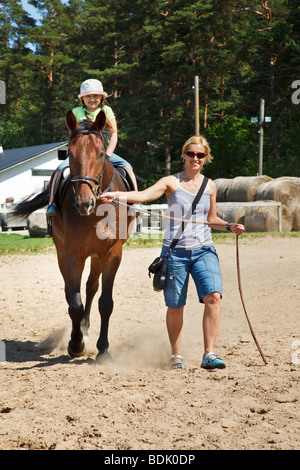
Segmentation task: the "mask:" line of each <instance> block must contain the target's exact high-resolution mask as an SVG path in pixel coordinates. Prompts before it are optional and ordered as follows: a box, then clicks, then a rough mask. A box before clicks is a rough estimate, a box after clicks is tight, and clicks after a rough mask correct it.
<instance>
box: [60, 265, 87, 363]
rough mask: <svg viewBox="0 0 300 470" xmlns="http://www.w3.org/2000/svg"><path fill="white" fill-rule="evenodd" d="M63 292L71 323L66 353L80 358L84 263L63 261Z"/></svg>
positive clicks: (82, 353)
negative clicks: (81, 290) (81, 288)
mask: <svg viewBox="0 0 300 470" xmlns="http://www.w3.org/2000/svg"><path fill="white" fill-rule="evenodd" d="M65 268H66V270H65V274H64V278H65V292H66V299H67V302H68V304H69V315H70V318H71V321H72V331H71V339H70V341H69V346H68V353H69V354H70V356H71V357H80V356H83V355H84V353H85V345H84V341H83V334H82V331H81V322H82V320H83V318H84V306H83V303H82V300H81V294H80V286H81V277H82V271H83V268H84V262H83V261H81V260H79V259H77V258H75V257H74V256H69V257H68V256H67V257H66V259H65Z"/></svg>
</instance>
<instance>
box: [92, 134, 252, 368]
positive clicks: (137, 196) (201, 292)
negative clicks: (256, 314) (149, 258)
mask: <svg viewBox="0 0 300 470" xmlns="http://www.w3.org/2000/svg"><path fill="white" fill-rule="evenodd" d="M182 158H183V160H184V170H183V171H182V172H180V173H178V174H177V175H170V176H166V177H164V178H161V179H160V180H159V181H157V183H155V184H154V185H153V186H150V187H149V188H147V189H145V190H144V191H131V192H128V193H124V192H120V191H119V192H107V193H105V194H103V195H102V196H101V198H102V200H103V202H111V201H112V200H114V199H119V200H120V201H124V202H126V201H128V202H135V203H142V202H146V201H153V200H155V199H158V198H160V197H161V196H162V195H163V194H166V196H167V202H168V206H169V212H170V213H172V211H175V209H176V211H177V216H178V212H179V213H180V214H181V217H182V218H184V217H185V214H186V212H187V210H188V209H189V207H190V206H191V204H192V201H193V199H194V197H195V195H196V194H197V192H198V190H199V188H200V186H201V184H202V181H203V175H202V174H201V171H202V168H203V166H204V165H205V164H206V163H209V162H210V161H211V159H212V157H211V154H210V148H209V145H208V143H207V141H206V139H205V138H203V137H201V136H200V137H198V136H194V137H191V138H190V139H189V140H188V141H187V142H186V143H185V144H184V146H183V149H182ZM216 194H217V190H216V184H215V183H214V182H213V181H212V180H211V179H210V180H209V181H208V184H207V186H206V189H205V191H204V193H203V195H202V197H201V199H200V201H199V203H198V204H197V206H196V209H195V211H194V215H193V217H194V220H196V221H202V224H199V225H194V224H191V223H190V224H189V223H187V224H186V225H187V226H186V228H185V230H184V232H183V233H182V235H181V237H180V238H179V240H178V242H177V244H176V247H175V248H174V249H173V251H172V252H171V254H170V256H169V258H168V269H167V274H166V284H165V288H164V297H165V303H166V306H167V329H168V334H169V339H170V344H171V364H172V367H173V368H176V369H184V365H183V357H182V355H181V338H182V328H183V312H184V306H185V303H186V298H187V289H188V281H189V276H190V275H191V276H192V278H193V280H194V282H195V285H196V288H197V293H198V297H199V301H200V302H201V303H203V304H204V315H203V336H204V354H203V357H202V363H201V367H203V368H205V369H215V368H224V367H225V366H226V364H225V362H224V361H223V359H220V358H219V357H217V355H216V354H215V353H214V345H215V341H216V338H217V334H218V329H219V324H220V319H221V298H222V278H221V271H220V265H219V258H218V255H217V253H216V250H215V248H214V246H213V240H212V236H211V228H213V229H216V230H225V231H226V230H228V231H231V232H234V233H235V234H237V235H240V234H241V233H243V231H244V226H243V225H239V224H233V225H229V224H228V222H225V221H224V220H223V219H221V218H219V217H218V216H217V209H216ZM203 222H208V223H209V225H210V226H208V225H207V224H203ZM180 224H181V221H180V220H175V221H174V222H173V221H172V220H170V224H169V227H168V229H167V230H166V232H165V235H164V240H163V246H162V252H161V256H164V255H165V254H166V253H167V251H168V250H169V246H170V244H171V241H172V240H173V238H174V236H175V235H176V232H177V230H178V226H179V225H180ZM210 227H211V228H210Z"/></svg>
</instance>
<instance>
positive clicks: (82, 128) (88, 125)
mask: <svg viewBox="0 0 300 470" xmlns="http://www.w3.org/2000/svg"><path fill="white" fill-rule="evenodd" d="M79 134H80V135H89V134H95V135H99V136H102V132H101V131H98V130H97V129H95V128H94V127H93V123H92V122H91V121H89V120H88V119H85V120H84V121H81V122H80V124H79V125H78V127H77V128H76V129H75V130H74V131H73V132H72V133H71V134H70V137H69V141H71V140H72V139H74V137H76V135H79Z"/></svg>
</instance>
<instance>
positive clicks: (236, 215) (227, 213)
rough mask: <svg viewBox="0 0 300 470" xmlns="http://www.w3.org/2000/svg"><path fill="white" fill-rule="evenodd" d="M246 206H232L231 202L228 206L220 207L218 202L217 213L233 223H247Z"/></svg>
mask: <svg viewBox="0 0 300 470" xmlns="http://www.w3.org/2000/svg"><path fill="white" fill-rule="evenodd" d="M245 212H246V207H245V206H238V207H237V206H230V203H228V205H226V207H220V206H219V207H218V204H217V215H218V217H221V219H223V220H226V221H227V222H230V223H233V224H243V225H244V224H245Z"/></svg>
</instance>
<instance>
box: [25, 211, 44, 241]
mask: <svg viewBox="0 0 300 470" xmlns="http://www.w3.org/2000/svg"><path fill="white" fill-rule="evenodd" d="M27 229H28V232H29V235H30V236H31V237H33V238H35V237H44V236H45V235H46V233H47V219H46V215H45V211H43V212H39V211H36V212H33V213H32V214H31V215H30V216H29V217H28V219H27Z"/></svg>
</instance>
